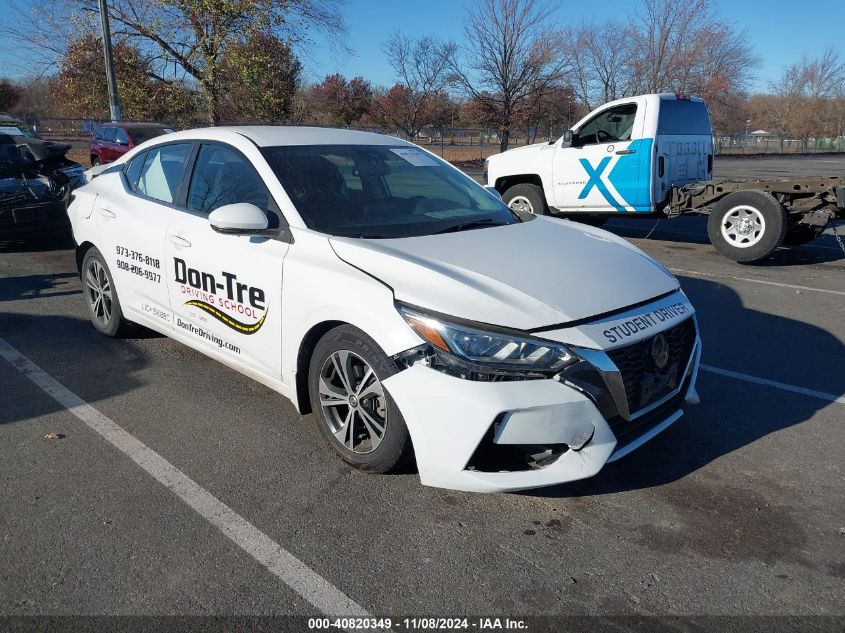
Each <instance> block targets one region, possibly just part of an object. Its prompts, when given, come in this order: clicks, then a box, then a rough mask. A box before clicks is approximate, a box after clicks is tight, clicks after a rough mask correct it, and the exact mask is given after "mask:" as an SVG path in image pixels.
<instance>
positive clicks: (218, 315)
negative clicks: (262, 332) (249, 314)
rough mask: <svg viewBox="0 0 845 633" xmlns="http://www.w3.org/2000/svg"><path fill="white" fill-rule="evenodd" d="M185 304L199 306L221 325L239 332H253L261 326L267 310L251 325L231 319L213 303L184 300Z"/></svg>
mask: <svg viewBox="0 0 845 633" xmlns="http://www.w3.org/2000/svg"><path fill="white" fill-rule="evenodd" d="M185 305H186V306H195V307H197V308H200V309H201V310H205V311H206V312H208V313H209V314H210V315H211V316H213V317H214V318H215V319H217V320H218V321H220V322H221V323H222V324H223V325H226V326H228V327H230V328H232V329H233V330H235V331H237V332H240V333H241V334H255V333H256V332H257V331H258V330H259V329H260V328H261V326H262V325H264V319H265V318H267V310H265V311H264V314H262V315H261V318H260V319H258V321H257V322H256V323H253V324H252V325H247V324H246V323H241V322H240V321H238V320H236V319H233V318H232V317H230V316H229V315H228V314H225V313H223V312H221V311H220V310H218V309H217V308H215V307H214V306H213V305H209V304H208V303H206V302H205V301H197V300H192V301H186V302H185Z"/></svg>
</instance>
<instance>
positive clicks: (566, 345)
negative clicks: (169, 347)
mask: <svg viewBox="0 0 845 633" xmlns="http://www.w3.org/2000/svg"><path fill="white" fill-rule="evenodd" d="M94 172H95V170H92V172H91V176H93V178H92V180H91V182H90V183H89V184H88V185H86V186H84V187H82V188H80V189H77V190H76V191H75V192H74V199H73V201H72V203H71V204H70V207H69V209H68V213H69V215H70V218H71V222H72V225H73V233H74V238H75V240H76V243H77V261H78V264H79V269H80V273H81V278H82V282H83V288H84V297H85V301H86V306H87V309H88V312H89V314H90V317H91V321H92V322H93V324H94V326H95V327H96V328H97V329H98V330H99V331H101V332H102V333H104V334H107V335H109V336H121V335H124V334H126V333H127V332H131V329H132V327H133V324H139V325H143V326H145V327H148V328H151V329H153V330H156V331H158V332H161V333H163V334H166V335H167V336H170V337H173V338H174V339H176V340H178V341H181V342H182V343H185V344H186V345H188V346H190V347H192V348H194V349H196V350H198V351H200V352H202V353H204V354H206V355H208V356H210V357H212V358H215V359H217V360H219V361H221V362H222V363H224V364H226V365H228V366H229V367H231V368H233V369H235V370H237V371H239V372H242V373H244V374H246V375H248V376H250V377H252V378H254V379H255V380H258V381H259V382H261V383H263V384H265V385H267V386H268V387H270V388H271V389H274V390H275V391H278V392H279V393H281V394H282V395H284V396H286V397H288V398H290V400H292V401H293V403H294V404H295V405H296V407H297V409H298V410H299V411H300V412H302V413H307V412H313V413H314V417H315V418H316V421H317V423H318V424H319V426H320V429H321V430H322V431H323V433H324V434H325V436H326V438H327V440H328V443H329V444H330V446H331V447H332V448H333V449H334V450H335V451H337V453H338V454H339V455H340V456H341V457H342V458H343V459H344V460H345V461H346V462H348V463H349V464H351V465H352V466H355V467H356V468H360V469H362V470H366V471H371V472H380V473H381V472H387V471H390V470H393V469H396V468H398V467H400V466H402V465H403V464H405V463H407V462H409V461H410V460H415V461H416V465H417V468H418V469H419V474H420V478H421V480H422V482H423V483H424V484H428V485H432V486H443V487H447V488H455V489H462V490H473V491H485V492H490V491H502V490H518V489H524V488H533V487H539V486H548V485H552V484H558V483H561V482H567V481H572V480H575V479H581V478H584V477H589V476H591V475H594V474H595V473H597V472H598V471H599V470H600V469H601V468H602V466H604V464H606V463H607V462H609V461H613V460H614V459H617V458H619V457H622V456H624V455H625V454H627V453H629V452H630V451H632V450H634V449H635V448H637V447H638V446H640V445H642V444H643V443H644V442H646V441H648V440H649V439H651V438H652V437H654V436H655V435H656V434H658V433H660V432H661V431H662V430H663V429H665V428H666V427H668V426H669V425H670V424H672V423H673V422H675V421H676V420H677V419H678V418H679V417H680V416H681V415H682V407H683V405H684V403H688V404H694V403H696V402H697V401H698V397H697V395H696V392H695V380H696V373H697V369H698V363H699V358H700V355H701V343H700V340H699V337H698V328H697V324H696V318H695V314H694V311H693V308H692V306H691V305H690V303H689V301H688V299H687V297H686V296H685V295H684V293H683V292H682V291H681V289H680V288H679V285H678V281H677V280H676V279H675V278H674V277H673V276H672V275H671V274H670V273H669V272H667V270H666V269H665V268H663V267H662V266H661V265H659V264H658V263H656V262H655V261H654V260H652V259H651V258H649V257H648V256H647V255H645V254H644V253H642V252H641V251H640V250H638V249H637V248H635V247H634V246H632V245H631V244H629V243H628V242H626V241H625V240H623V239H620V238H619V237H616V236H615V235H612V234H611V233H607V232H605V231H602V230H599V229H596V228H591V227H588V226H585V225H582V224H576V223H574V222H570V221H568V220H561V219H556V218H550V217H545V216H533V215H530V214H527V213H524V212H522V213H520V212H515V211H511V210H510V209H508V207H506V206H505V205H504V204H503V203H502V201H501V199H500V198H498V197H497V196H496V194H495V192H490V191H488V190H485V188H483V187H481V186H480V185H478V184H476V183H475V182H474V181H473V180H472V179H470V178H469V177H467V176H466V175H464V174H463V173H461V172H460V171H459V170H458V169H456V168H454V167H452V166H451V165H449V164H448V163H446V162H443V161H442V160H440V159H439V158H437V157H436V156H434V155H433V154H431V153H429V152H426V151H425V150H423V149H421V148H419V147H417V146H415V145H412V144H410V143H406V142H404V141H400V140H398V139H395V138H391V137H389V136H382V135H378V134H369V133H364V132H354V131H348V130H330V129H309V128H285V127H237V128H214V129H203V130H190V131H185V132H177V133H175V134H168V135H167V136H164V137H159V138H156V139H153V140H151V141H148V142H147V143H144V144H143V145H141V146H139V147H138V148H136V149H134V150H133V151H131V152H129V153H128V154H126V155H125V156H124V157H122V158H121V159H119V160H118V161H116V162H115V163H113V164H112V165H109V166H108V167H106V168H98V171H97V173H94Z"/></svg>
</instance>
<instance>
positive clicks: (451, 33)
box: [0, 0, 845, 92]
mask: <svg viewBox="0 0 845 633" xmlns="http://www.w3.org/2000/svg"><path fill="white" fill-rule="evenodd" d="M38 1H39V0H16V2H17V4H18V5H19V6H27V5H28V4H33V3H34V2H38ZM473 4H474V3H473V0H424V2H420V1H419V0H348V1H347V4H346V6H345V8H344V9H343V13H344V16H345V21H346V31H347V32H346V44H347V46H348V47H349V48H351V50H352V53H351V54H347V53H338V52H336V51H333V50H332V47H331V46H329V44H328V43H327V42H325V41H323V40H321V39H320V38H316V39H315V41H314V43H313V45H311V46H309V47H308V48H307V49H303V50H302V51H300V55H301V56H302V58H303V62H304V64H305V72H304V79H305V80H306V81H308V82H316V81H319V80H320V79H321V78H322V77H324V76H325V75H327V74H332V73H335V72H339V73H341V74H343V75H346V76H347V77H353V76H355V75H362V76H364V77H365V78H367V79H369V80H370V81H372V82H373V83H374V84H376V85H390V84H392V83H393V74H392V71H391V68H390V65H389V64H388V63H387V61H386V60H385V59H384V56H383V55H382V52H381V43H382V42H383V41H384V40H385V39H387V38H388V37H389V36H390V35H391V34H392V33H393V32H394V31H397V30H399V31H401V32H403V33H404V34H406V35H412V36H420V35H429V34H430V35H434V36H436V37H438V38H440V39H444V40H453V41H455V42H457V43H458V44H461V43H462V41H463V39H464V34H463V27H462V22H463V19H464V16H465V15H466V12H467V10H468V9H469V8H470V7H472V6H473ZM638 4H639V3H638V2H635V1H634V0H602V1H601V2H596V1H595V0H590V1H585V0H563V1H562V2H561V9H560V11H559V12H558V17H559V20H560V24H561V26H565V25H567V24H571V25H577V24H580V23H581V22H584V21H593V20H599V21H602V20H604V19H606V18H608V17H614V18H616V19H622V20H624V18H625V17H626V16H627V15H628V14H629V13H630V12H631V11H632V10H633V9H634V8H635V7H636V6H637V5H638ZM713 6H714V8H715V10H716V13H717V15H718V16H719V17H720V18H721V19H723V20H725V21H728V22H730V23H732V24H734V25H735V26H736V27H737V29H739V30H742V29H744V30H745V31H746V33H747V36H748V39H749V40H750V42H751V44H752V47H753V50H754V51H755V53H756V54H757V55H758V56H759V57H760V60H761V63H760V66H759V67H758V68H757V69H756V71H755V73H754V74H755V77H754V80H753V82H752V85H751V89H752V92H753V91H762V90H765V89H766V87H767V84H768V82H769V81H770V80H773V79H776V78H777V77H778V76H780V74H781V73H782V71H783V69H784V67H786V66H788V65H789V64H791V63H793V62H796V61H798V60H799V59H800V58H801V56H802V55H807V56H809V57H813V56H816V55H819V54H820V53H821V51H822V50H823V49H825V48H826V47H828V46H833V47H834V48H835V49H837V50H838V51H839V54H840V56H841V57H842V58H845V44H843V38H842V30H841V29H842V24H843V23H845V3H843V0H769V1H765V0H756V1H755V0H713ZM12 17H13V14H12V12H11V9H10V3H9V2H8V1H6V0H0V24H2V23H4V22H7V20H9V19H11V18H12ZM835 25H838V26H835ZM33 58H34V56H31V55H30V54H28V52H27V50H26V49H25V47H24V48H22V47H21V45H20V43H19V42H15V41H14V40H13V39H11V38H9V37H8V36H6V35H3V34H0V76H9V77H12V78H22V77H26V76H28V75H32V74H33V73H35V72H38V71H39V70H40V69H39V68H37V67H36V66H34V65H33V63H32V60H33Z"/></svg>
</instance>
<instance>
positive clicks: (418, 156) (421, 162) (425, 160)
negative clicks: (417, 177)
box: [390, 147, 437, 167]
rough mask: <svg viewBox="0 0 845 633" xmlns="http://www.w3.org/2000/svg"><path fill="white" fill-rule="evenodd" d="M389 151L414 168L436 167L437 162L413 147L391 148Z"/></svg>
mask: <svg viewBox="0 0 845 633" xmlns="http://www.w3.org/2000/svg"><path fill="white" fill-rule="evenodd" d="M390 151H391V152H393V153H394V154H396V155H397V156H398V157H399V158H402V159H404V160H406V161H408V162H409V163H411V164H412V165H413V166H414V167H437V161H436V160H434V159H433V158H432V157H431V156H429V155H428V154H426V153H425V152H423V151H420V150H418V149H414V148H413V147H402V148H400V149H396V148H393V147H391V148H390Z"/></svg>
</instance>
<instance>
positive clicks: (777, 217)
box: [707, 191, 788, 263]
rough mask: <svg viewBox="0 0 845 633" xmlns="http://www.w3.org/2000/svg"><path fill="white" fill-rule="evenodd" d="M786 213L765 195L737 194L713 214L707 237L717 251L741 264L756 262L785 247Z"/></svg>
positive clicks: (722, 202) (726, 197)
mask: <svg viewBox="0 0 845 633" xmlns="http://www.w3.org/2000/svg"><path fill="white" fill-rule="evenodd" d="M787 224H788V223H787V217H786V210H785V209H784V208H783V206H782V205H781V204H780V203H779V202H778V201H777V200H775V199H774V198H773V197H772V196H770V195H769V194H767V193H763V192H762V191H736V192H734V193H730V194H728V195H727V196H725V197H724V198H722V199H721V200H719V201H718V202H717V203H716V204H715V205H714V207H713V210H712V211H711V212H710V218H709V219H708V221H707V235H708V236H709V237H710V243H711V244H713V246H714V247H716V250H717V251H719V252H720V253H722V255H725V256H726V257H729V258H730V259H732V260H734V261H736V262H739V263H749V262H756V261H759V260H761V259H765V258H766V257H768V256H769V255H771V254H772V253H773V252H774V250H775V249H776V248H777V247H778V246H780V245H781V244H783V240H784V237H785V236H786V229H787Z"/></svg>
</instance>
